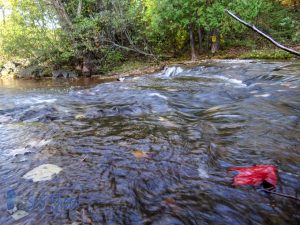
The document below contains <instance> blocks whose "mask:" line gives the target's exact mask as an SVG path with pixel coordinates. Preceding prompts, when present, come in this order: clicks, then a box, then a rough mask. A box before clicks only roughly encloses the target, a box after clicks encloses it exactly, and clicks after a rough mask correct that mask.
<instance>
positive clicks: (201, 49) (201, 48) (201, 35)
mask: <svg viewBox="0 0 300 225" xmlns="http://www.w3.org/2000/svg"><path fill="white" fill-rule="evenodd" d="M198 38H199V54H201V53H202V52H203V30H202V28H201V27H198Z"/></svg>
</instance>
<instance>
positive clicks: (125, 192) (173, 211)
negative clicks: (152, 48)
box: [0, 61, 300, 225]
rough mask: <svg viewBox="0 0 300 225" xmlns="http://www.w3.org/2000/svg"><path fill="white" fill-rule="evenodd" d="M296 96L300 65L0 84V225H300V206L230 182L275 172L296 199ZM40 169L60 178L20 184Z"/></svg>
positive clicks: (299, 127) (218, 65) (299, 109)
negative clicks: (240, 171)
mask: <svg viewBox="0 0 300 225" xmlns="http://www.w3.org/2000/svg"><path fill="white" fill-rule="evenodd" d="M299 85H300V65H299V64H297V63H287V62H286V63H285V62H276V63H263V62H257V63H251V62H250V61H218V62H210V63H205V64H203V65H200V66H198V67H195V68H189V69H185V68H180V67H171V68H168V69H166V70H165V71H162V72H161V73H158V74H154V75H149V76H144V77H135V78H128V79H126V80H125V81H124V82H111V83H103V84H96V83H95V81H89V80H85V81H82V80H81V81H77V82H75V83H68V82H58V83H55V82H53V81H48V82H45V83H40V82H38V83H37V82H28V81H27V83H24V82H17V83H16V82H14V83H13V84H7V83H6V84H4V83H2V84H1V89H0V99H1V101H0V140H1V142H0V179H1V180H0V187H1V188H0V215H1V217H0V224H128V225H135V224H136V225H139V224H146V225H148V224H149V225H181V224H280V225H283V224H299V221H300V214H299V210H300V204H299V202H296V201H293V200H289V199H282V198H280V197H270V196H267V195H263V194H261V193H258V192H256V191H255V190H254V189H252V188H234V187H233V186H232V185H231V182H232V176H233V174H229V173H228V172H227V170H226V169H227V168H228V167H231V166H246V165H253V164H274V165H276V166H278V168H279V176H280V178H281V179H280V183H279V189H280V190H281V191H283V192H285V193H289V194H291V195H297V194H299V192H300V174H299V170H300V157H299V152H300V149H299V146H300V100H299V96H300V89H299ZM43 164H54V165H57V166H59V167H60V168H62V171H61V172H60V173H58V174H56V175H55V176H53V177H52V179H51V180H47V181H40V182H33V181H32V180H26V179H24V178H23V176H24V174H26V173H27V172H28V171H30V170H32V169H33V168H35V167H38V166H40V165H43ZM11 210H13V211H14V210H18V211H22V212H23V213H24V212H26V215H25V216H24V215H23V216H20V217H22V218H17V219H16V218H15V219H14V218H13V216H12V215H14V214H13V212H12V211H11Z"/></svg>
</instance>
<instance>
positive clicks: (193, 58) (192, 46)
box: [189, 25, 197, 61]
mask: <svg viewBox="0 0 300 225" xmlns="http://www.w3.org/2000/svg"><path fill="white" fill-rule="evenodd" d="M189 33H190V45H191V56H192V61H195V60H196V59H197V56H196V51H195V38H194V33H193V26H192V25H190V26H189Z"/></svg>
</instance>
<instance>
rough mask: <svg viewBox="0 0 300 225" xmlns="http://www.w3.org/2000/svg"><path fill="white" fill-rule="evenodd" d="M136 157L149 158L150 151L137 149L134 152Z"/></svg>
mask: <svg viewBox="0 0 300 225" xmlns="http://www.w3.org/2000/svg"><path fill="white" fill-rule="evenodd" d="M132 154H133V155H134V157H135V158H137V159H142V158H149V153H147V152H144V151H142V150H135V151H133V152H132Z"/></svg>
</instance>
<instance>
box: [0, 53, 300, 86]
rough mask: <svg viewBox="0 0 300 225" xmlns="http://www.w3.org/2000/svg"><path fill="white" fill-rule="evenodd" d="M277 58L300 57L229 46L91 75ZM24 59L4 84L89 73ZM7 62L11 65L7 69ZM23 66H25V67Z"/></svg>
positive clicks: (1, 75)
mask: <svg viewBox="0 0 300 225" xmlns="http://www.w3.org/2000/svg"><path fill="white" fill-rule="evenodd" d="M224 59H228V60H240V59H242V60H247V59H248V60H251V59H255V60H276V61H286V60H289V61H298V60H300V59H298V58H295V57H294V56H293V55H291V54H289V53H287V52H284V51H282V50H278V49H263V50H249V49H246V48H229V49H226V50H222V51H219V52H218V53H215V54H200V55H198V57H197V59H196V60H194V61H191V60H190V56H189V54H185V55H183V56H181V57H178V58H169V59H161V60H154V59H152V60H151V59H150V60H149V59H143V58H132V59H129V60H127V61H124V62H123V63H122V64H119V65H116V66H115V67H113V68H111V69H108V70H107V71H105V72H103V73H101V74H98V73H95V74H92V75H91V76H89V78H91V79H92V80H95V79H96V80H99V81H100V82H102V81H103V82H108V81H113V80H116V79H119V78H125V77H132V76H141V75H143V74H152V73H156V72H158V71H161V70H163V69H164V68H166V67H170V66H173V65H181V66H184V67H191V66H196V65H199V64H201V63H205V62H206V61H211V60H224ZM24 62H25V61H21V62H14V61H10V62H7V63H6V64H3V65H2V66H0V67H1V70H0V80H2V83H3V82H4V81H5V80H11V79H21V80H24V79H37V80H41V79H42V80H49V79H51V80H52V79H53V78H71V79H78V78H80V77H81V78H82V77H86V76H80V75H78V74H77V73H76V71H75V69H72V68H70V67H67V69H66V68H65V67H64V68H62V69H61V70H52V69H51V68H50V67H49V66H39V65H34V66H27V65H26V64H28V62H27V63H24ZM5 65H8V66H7V67H8V68H6V66H5ZM23 67H24V68H23Z"/></svg>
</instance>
